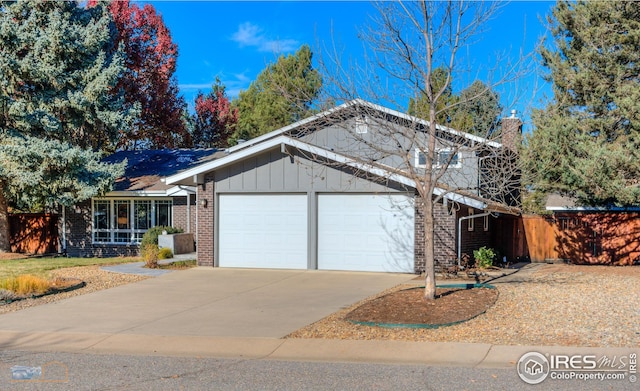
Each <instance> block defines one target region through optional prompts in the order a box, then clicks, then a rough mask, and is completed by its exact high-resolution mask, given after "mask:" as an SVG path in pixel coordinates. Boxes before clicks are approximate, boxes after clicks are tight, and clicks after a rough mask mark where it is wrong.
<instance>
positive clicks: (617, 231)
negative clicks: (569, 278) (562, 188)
mask: <svg viewBox="0 0 640 391" xmlns="http://www.w3.org/2000/svg"><path fill="white" fill-rule="evenodd" d="M546 210H547V211H548V212H549V214H548V215H544V216H538V215H525V216H523V217H522V218H523V223H524V224H523V229H524V231H525V234H526V242H527V250H528V252H529V256H530V258H531V261H532V262H557V261H562V262H570V263H574V264H601V265H637V264H640V207H589V206H580V205H578V204H577V203H576V201H575V200H574V199H572V198H570V197H566V196H561V195H558V194H549V195H548V197H547V201H546Z"/></svg>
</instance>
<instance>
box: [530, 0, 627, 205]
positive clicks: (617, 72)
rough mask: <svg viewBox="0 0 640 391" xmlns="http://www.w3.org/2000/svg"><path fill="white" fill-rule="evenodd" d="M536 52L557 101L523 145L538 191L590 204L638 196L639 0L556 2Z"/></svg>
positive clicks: (540, 113)
mask: <svg viewBox="0 0 640 391" xmlns="http://www.w3.org/2000/svg"><path fill="white" fill-rule="evenodd" d="M548 22H549V24H550V26H551V28H552V29H551V33H552V37H553V42H552V45H551V44H548V43H547V42H544V43H543V44H542V45H541V46H540V48H539V52H540V55H541V57H542V61H543V65H544V66H545V67H546V68H548V70H549V73H548V75H547V76H546V77H547V79H548V81H550V82H551V83H552V85H553V93H554V96H553V101H552V102H551V103H550V104H549V105H548V106H547V107H546V108H544V109H541V110H536V111H534V113H533V116H532V119H533V123H534V125H535V129H534V131H533V133H532V134H531V135H530V136H529V137H528V138H527V140H526V143H527V145H526V148H525V150H524V151H523V161H524V162H525V174H526V178H527V181H528V182H529V184H531V185H532V186H533V188H534V189H535V190H536V191H539V192H542V193H546V192H557V193H560V194H563V195H567V196H571V197H575V198H576V199H577V200H578V201H579V202H580V203H582V204H586V205H614V204H615V205H631V204H637V203H638V202H640V186H639V183H640V76H639V75H640V4H638V3H637V2H626V1H621V2H600V1H593V2H591V1H589V2H583V1H580V2H576V3H573V2H566V1H562V2H558V3H557V5H556V6H555V8H554V9H553V12H552V15H551V16H550V17H549V18H548Z"/></svg>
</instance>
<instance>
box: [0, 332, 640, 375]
mask: <svg viewBox="0 0 640 391" xmlns="http://www.w3.org/2000/svg"><path fill="white" fill-rule="evenodd" d="M0 341H4V342H2V343H0V346H1V347H2V349H4V350H34V351H63V352H70V353H74V352H77V353H89V354H122V355H134V356H135V355H141V356H183V357H184V356H189V357H196V356H197V357H219V358H232V359H270V360H280V361H319V362H354V363H358V362H370V363H390V364H422V365H431V366H454V367H474V368H514V367H515V365H516V363H517V362H518V360H519V359H520V357H522V355H523V354H525V353H528V352H539V353H542V354H567V355H574V354H585V355H586V354H590V355H596V356H598V357H602V356H604V355H606V356H607V357H610V358H611V357H614V356H615V357H621V356H628V355H629V354H630V353H632V352H635V353H638V350H639V349H635V350H634V349H631V348H588V347H570V346H569V347H566V346H500V345H490V344H474V343H459V342H446V343H445V342H404V341H354V340H327V339H277V338H236V337H197V336H151V335H135V334H117V335H113V334H90V333H20V332H7V331H0Z"/></svg>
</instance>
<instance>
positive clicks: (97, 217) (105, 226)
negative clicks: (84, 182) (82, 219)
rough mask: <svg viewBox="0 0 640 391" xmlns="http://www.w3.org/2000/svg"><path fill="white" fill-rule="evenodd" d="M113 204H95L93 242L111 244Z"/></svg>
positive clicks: (104, 202)
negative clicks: (110, 231)
mask: <svg viewBox="0 0 640 391" xmlns="http://www.w3.org/2000/svg"><path fill="white" fill-rule="evenodd" d="M110 226H111V203H110V202H109V201H94V202H93V241H94V242H109V241H110V240H111V234H110V233H109V228H110Z"/></svg>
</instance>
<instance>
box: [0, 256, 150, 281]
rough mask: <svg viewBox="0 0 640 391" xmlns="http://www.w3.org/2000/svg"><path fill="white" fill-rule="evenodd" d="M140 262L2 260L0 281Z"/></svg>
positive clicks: (55, 259)
mask: <svg viewBox="0 0 640 391" xmlns="http://www.w3.org/2000/svg"><path fill="white" fill-rule="evenodd" d="M131 262H140V258H124V257H116V258H65V257H57V258H25V259H9V260H0V281H1V280H4V279H6V278H10V277H17V276H19V275H22V274H32V275H34V276H38V277H43V278H48V277H49V271H50V270H54V269H62V268H65V267H76V266H92V265H116V264H119V263H131Z"/></svg>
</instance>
